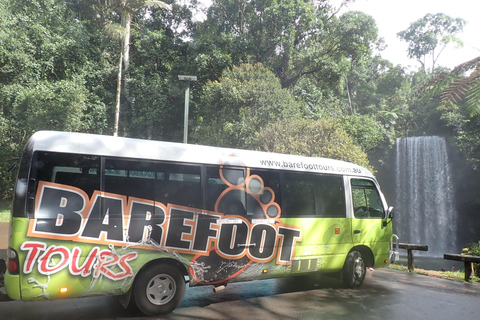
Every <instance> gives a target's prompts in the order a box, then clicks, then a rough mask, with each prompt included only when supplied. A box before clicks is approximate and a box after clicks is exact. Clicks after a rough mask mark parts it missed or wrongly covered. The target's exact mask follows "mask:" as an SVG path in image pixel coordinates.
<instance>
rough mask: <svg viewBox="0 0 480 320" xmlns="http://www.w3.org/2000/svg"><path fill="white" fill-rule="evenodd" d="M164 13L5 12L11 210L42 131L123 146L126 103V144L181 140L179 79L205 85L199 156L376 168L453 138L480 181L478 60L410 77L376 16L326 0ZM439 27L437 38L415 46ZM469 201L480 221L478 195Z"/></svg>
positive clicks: (25, 8) (100, 7)
mask: <svg viewBox="0 0 480 320" xmlns="http://www.w3.org/2000/svg"><path fill="white" fill-rule="evenodd" d="M351 1H352V0H345V1H343V4H345V3H348V2H351ZM127 2H129V1H127ZM154 2H155V3H157V4H159V3H160V2H161V1H154ZM150 3H153V2H150V1H131V2H129V3H128V5H130V6H129V7H125V6H124V7H118V6H117V5H118V4H122V3H121V2H120V1H113V0H108V1H98V0H82V1H78V0H16V1H10V0H0V151H1V152H0V196H1V197H6V198H8V197H11V195H12V194H13V179H14V178H13V175H14V173H13V172H7V168H8V167H9V165H10V163H11V162H10V159H11V158H13V157H18V156H19V155H20V154H21V149H22V148H23V145H24V144H25V142H26V139H28V137H29V136H30V135H31V134H32V133H33V132H35V131H38V130H45V129H46V130H65V131H81V132H91V133H99V134H113V132H114V123H115V109H116V101H119V102H120V104H119V110H120V119H119V120H120V121H119V133H118V134H119V135H120V136H130V137H137V138H146V139H157V140H167V141H181V140H182V136H183V110H184V90H185V83H184V82H182V81H179V80H178V75H196V76H197V77H198V81H197V82H191V83H190V86H191V87H190V92H191V98H190V100H191V101H190V108H191V109H190V110H191V113H190V136H189V139H188V140H189V141H190V142H192V143H201V144H209V145H218V146H229V147H238V148H250V149H259V150H268V151H275V152H287V153H297V154H304V155H312V156H325V157H333V158H337V159H342V160H348V161H353V162H356V163H357V164H360V165H363V166H367V167H370V168H371V163H372V161H369V159H368V155H370V156H371V155H372V154H373V153H375V154H376V155H378V154H382V155H383V154H385V153H384V152H383V151H388V150H389V148H391V146H392V145H393V143H394V141H395V138H396V137H401V136H412V135H424V134H426V135H428V134H439V135H443V136H447V137H448V138H450V139H449V140H450V141H452V142H453V145H455V147H456V149H457V150H458V152H459V154H460V156H458V158H459V159H466V161H465V164H466V165H467V166H466V167H465V168H466V169H465V170H463V171H462V172H460V173H459V177H472V178H474V177H479V170H480V142H479V141H480V139H479V137H480V131H479V128H480V123H479V121H480V120H479V119H480V116H479V112H478V110H480V107H479V106H480V103H479V99H478V97H479V94H478V93H479V92H480V90H479V89H478V88H479V86H478V83H479V82H478V79H479V77H478V75H479V72H478V65H479V64H478V61H472V62H470V63H467V64H465V65H464V66H463V67H461V68H457V69H455V70H446V69H442V68H436V67H435V65H438V61H440V60H438V56H437V55H435V58H434V59H435V60H434V61H435V65H432V68H431V69H432V70H426V68H420V69H419V70H418V71H416V72H408V71H406V70H405V69H404V68H402V67H401V66H394V65H392V63H390V62H389V61H386V60H384V59H382V58H381V57H379V56H376V55H375V54H374V52H379V51H381V48H382V46H383V41H382V39H380V38H379V37H378V30H377V27H376V23H375V21H374V19H373V18H372V17H370V16H368V15H366V14H364V13H362V12H346V13H343V14H342V13H340V11H338V10H337V9H338V8H333V7H332V6H331V4H330V3H329V1H328V0H320V1H313V0H307V1H298V0H285V1H272V0H253V1H238V0H215V1H213V4H212V6H211V7H209V8H208V10H206V11H205V17H206V19H205V20H203V21H198V19H197V18H196V12H198V10H200V8H201V7H200V4H199V2H198V1H196V0H193V1H190V2H188V3H187V4H185V2H178V3H177V2H173V1H171V0H167V1H165V3H166V4H169V5H171V10H166V9H170V6H164V5H156V6H150V5H149V4H150ZM161 3H162V4H164V2H161ZM179 3H181V4H179ZM125 5H127V3H125ZM124 9H125V10H126V9H128V10H127V11H125V10H124ZM127 18H128V19H129V21H130V23H131V24H130V27H131V28H130V30H129V37H128V41H127V40H126V38H125V35H126V33H125V32H124V31H125V30H126V29H125V28H126V27H127V24H126V22H127V20H128V19H127ZM125 19H127V20H125ZM292 21H293V22H295V23H292ZM463 24H464V21H463V20H461V19H454V18H450V17H448V16H445V15H441V16H439V15H436V16H433V15H430V16H426V17H424V20H422V21H420V22H415V23H413V24H412V25H411V27H410V28H409V29H408V30H406V31H405V32H403V33H401V37H402V38H403V39H405V40H406V41H408V42H409V44H411V52H409V53H408V54H410V56H411V57H412V58H419V59H420V60H422V61H424V60H423V59H424V57H425V56H426V55H432V54H433V53H434V51H435V50H436V51H435V52H437V53H438V50H439V48H441V46H443V45H448V44H450V43H454V42H458V39H457V38H455V36H456V34H457V33H458V31H459V30H461V28H462V27H463ZM112 26H122V28H123V30H124V31H122V28H112ZM427 26H428V27H430V28H432V30H435V32H433V33H432V34H430V38H429V39H424V38H421V39H420V38H416V36H418V34H419V33H421V31H422V30H423V29H424V28H426V27H427ZM116 31H122V32H120V33H119V35H120V36H121V37H120V38H119V37H114V36H112V35H113V34H115V32H116ZM407 31H408V32H407ZM119 39H123V40H122V41H120V40H119ZM427 40H428V41H429V43H428V44H424V43H422V41H427ZM125 43H128V44H129V45H128V46H127V47H128V48H125V46H123V47H122V44H125ZM126 49H127V51H125V50H126ZM126 54H128V56H126ZM406 54H407V53H406ZM126 57H127V60H128V61H125V59H126ZM437 60H438V61H437ZM119 62H122V63H123V64H122V65H120V64H119ZM119 71H122V72H121V73H119ZM426 71H428V72H426ZM119 76H120V77H119ZM119 79H121V80H122V81H121V82H118V80H119ZM117 84H120V87H117ZM117 88H119V89H120V91H117ZM117 93H119V94H120V97H119V98H118V96H117ZM449 97H454V99H453V100H452V99H451V98H450V99H449ZM452 101H453V102H452ZM378 151H382V152H378ZM377 160H378V159H376V161H375V163H382V162H381V161H380V162H379V161H377ZM462 161H464V160H462ZM468 181H469V185H468V188H465V190H467V189H468V190H480V185H479V184H480V182H478V181H480V179H469V180H468ZM465 190H464V191H465ZM469 194H470V196H469V197H467V198H465V203H468V210H469V211H470V212H473V211H474V210H475V208H480V194H475V193H472V192H470V193H469ZM477 219H478V218H477Z"/></svg>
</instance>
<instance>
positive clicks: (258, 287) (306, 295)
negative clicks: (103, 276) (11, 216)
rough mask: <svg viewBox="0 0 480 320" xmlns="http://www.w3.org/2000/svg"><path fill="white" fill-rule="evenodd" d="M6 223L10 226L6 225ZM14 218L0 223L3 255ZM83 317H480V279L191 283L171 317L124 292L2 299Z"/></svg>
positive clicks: (2, 309) (42, 312) (3, 307)
mask: <svg viewBox="0 0 480 320" xmlns="http://www.w3.org/2000/svg"><path fill="white" fill-rule="evenodd" d="M5 225H6V228H5ZM7 232H8V224H0V258H5V256H6V250H5V248H6V241H5V239H6V237H7V236H6V233H7ZM10 319H11V320H23V319H25V320H30V319H35V320H42V319H45V320H55V319H69V320H83V319H91V320H96V319H99V320H100V319H101V320H107V319H108V320H110V319H182V320H187V319H188V320H190V319H212V320H213V319H269V320H270V319H282V320H283V319H292V320H293V319H295V320H296V319H332V320H337V319H358V320H361V319H382V320H383V319H389V320H405V319H422V320H430V319H431V320H442V319H445V320H452V319H462V320H478V319H480V284H478V283H466V282H455V281H450V280H444V279H437V278H433V277H427V276H424V275H418V274H411V273H406V272H401V271H395V270H389V269H377V270H375V271H368V273H367V277H366V279H365V282H364V284H363V286H362V287H360V288H357V289H347V288H345V287H344V285H343V283H342V282H341V281H340V280H339V279H336V278H333V277H327V276H321V275H311V276H301V277H296V278H288V279H271V280H263V281H250V282H244V283H234V284H229V285H228V286H227V287H226V289H225V290H223V291H221V292H219V293H217V294H215V293H213V290H212V287H211V286H206V287H195V288H188V289H187V292H186V295H185V297H184V299H183V301H182V303H181V304H180V306H179V307H178V308H177V309H176V310H175V311H174V312H173V313H171V314H169V315H167V316H164V317H157V318H148V317H143V316H141V315H138V314H136V313H133V312H131V311H127V310H125V309H124V308H123V307H122V306H121V305H120V303H119V302H118V299H117V298H116V297H106V296H99V297H90V298H79V299H69V300H57V301H39V302H22V301H8V302H7V301H0V320H10Z"/></svg>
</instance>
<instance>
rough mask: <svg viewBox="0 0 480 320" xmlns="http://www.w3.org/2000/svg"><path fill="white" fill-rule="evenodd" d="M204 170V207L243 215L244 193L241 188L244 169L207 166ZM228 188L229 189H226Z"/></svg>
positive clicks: (244, 212)
mask: <svg viewBox="0 0 480 320" xmlns="http://www.w3.org/2000/svg"><path fill="white" fill-rule="evenodd" d="M206 170H207V186H206V188H207V190H206V193H205V194H206V201H205V204H206V207H205V209H207V210H210V211H218V212H221V213H223V214H232V215H245V214H246V205H245V204H246V200H245V197H246V194H245V191H244V188H243V185H244V182H245V169H244V168H237V167H226V166H224V167H222V169H220V166H209V167H207V168H206ZM228 188H230V190H228V191H226V190H227V189H228ZM215 206H217V208H215ZM215 209H216V210H215Z"/></svg>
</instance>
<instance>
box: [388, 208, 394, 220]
mask: <svg viewBox="0 0 480 320" xmlns="http://www.w3.org/2000/svg"><path fill="white" fill-rule="evenodd" d="M387 216H388V219H393V217H394V211H393V207H389V208H388V209H387Z"/></svg>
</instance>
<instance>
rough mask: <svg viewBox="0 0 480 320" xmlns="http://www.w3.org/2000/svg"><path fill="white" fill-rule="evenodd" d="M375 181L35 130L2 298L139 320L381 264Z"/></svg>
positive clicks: (345, 171)
mask: <svg viewBox="0 0 480 320" xmlns="http://www.w3.org/2000/svg"><path fill="white" fill-rule="evenodd" d="M392 218H393V209H392V208H389V207H388V206H387V203H386V201H385V198H384V196H383V194H382V192H381V191H380V188H379V186H378V183H377V181H376V180H375V178H374V176H373V175H372V174H371V173H370V172H369V171H368V170H366V169H365V168H362V167H359V166H357V165H354V164H352V163H348V162H343V161H337V160H332V159H324V158H309V157H302V156H294V155H286V154H274V153H267V152H257V151H248V150H237V149H226V148H216V147H207V146H199V145H190V144H180V143H170V142H158V141H148V140H138V139H129V138H119V137H112V136H102V135H93V134H82V133H67V132H52V131H41V132H37V133H35V134H34V135H33V136H32V137H31V138H30V139H29V141H28V143H27V145H26V146H25V149H24V151H23V154H22V157H21V160H20V164H19V168H18V178H17V182H16V188H15V194H14V200H13V206H12V213H11V223H10V233H9V244H8V250H7V260H6V261H2V262H3V267H4V269H5V268H6V271H5V273H4V275H3V278H4V279H3V280H4V286H5V287H4V288H3V290H4V291H6V294H7V295H8V297H9V298H10V299H14V300H24V301H38V300H46V299H63V298H76V297H86V296H93V295H118V296H120V297H121V301H122V303H123V304H124V305H125V306H127V305H133V306H134V307H136V308H138V309H139V310H140V311H141V312H143V313H145V314H147V315H160V314H166V313H169V312H171V311H173V310H174V309H175V308H176V307H177V306H178V304H179V303H180V301H181V300H182V298H183V295H184V293H185V289H186V284H187V283H188V284H189V286H190V287H193V286H199V285H212V286H214V287H215V288H216V289H217V290H218V289H222V288H224V287H225V286H226V285H227V284H228V283H230V282H238V281H248V280H254V279H267V278H274V277H289V276H295V275H301V274H305V273H320V272H321V273H336V274H338V275H340V276H341V278H342V279H343V281H344V282H345V284H346V286H348V287H355V286H359V285H361V284H362V282H363V280H364V278H365V273H366V268H367V267H368V268H381V267H385V266H386V265H387V263H389V257H390V251H391V250H390V245H391V240H392V224H391V221H392Z"/></svg>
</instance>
